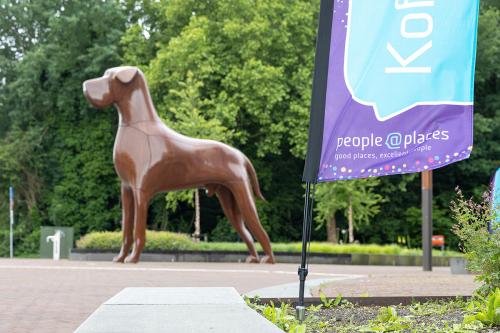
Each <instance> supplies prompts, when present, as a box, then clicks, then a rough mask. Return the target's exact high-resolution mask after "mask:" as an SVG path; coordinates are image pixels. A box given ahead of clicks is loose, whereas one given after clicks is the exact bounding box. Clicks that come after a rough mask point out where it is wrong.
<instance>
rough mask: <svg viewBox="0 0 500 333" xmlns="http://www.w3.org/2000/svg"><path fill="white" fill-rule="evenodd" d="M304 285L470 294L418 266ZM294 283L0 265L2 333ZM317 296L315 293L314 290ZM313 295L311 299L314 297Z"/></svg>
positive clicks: (177, 271) (256, 277)
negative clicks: (156, 290) (181, 291)
mask: <svg viewBox="0 0 500 333" xmlns="http://www.w3.org/2000/svg"><path fill="white" fill-rule="evenodd" d="M310 271H311V273H310V274H309V276H308V278H309V279H320V278H321V279H323V278H328V277H329V276H330V277H333V276H336V275H337V274H348V275H361V277H359V278H357V279H352V280H350V279H347V280H343V281H337V282H335V283H334V284H333V285H329V284H325V285H322V286H321V288H322V289H323V290H325V291H326V293H327V295H332V296H333V295H336V294H337V293H339V292H340V293H342V294H343V295H344V296H359V295H362V294H365V295H366V294H368V295H369V296H405V295H425V296H429V295H439V296H445V295H470V294H471V292H472V291H473V290H474V288H476V286H477V285H476V284H475V283H474V281H473V276H467V275H451V274H450V272H449V268H445V267H440V268H436V269H435V270H434V271H433V272H432V273H428V272H422V270H421V268H419V267H388V266H335V265H311V266H310ZM296 281H297V265H296V264H277V265H256V264H253V265H252V264H236V263H234V264H231V263H140V264H138V265H122V264H113V263H108V262H79V261H78V262H77V261H66V260H62V261H59V262H54V261H51V260H42V259H29V260H28V259H14V260H9V259H0V332H2V333H4V332H6V333H24V332H37V333H45V332H47V333H49V332H50V333H58V332H72V331H73V330H75V329H76V328H77V327H78V326H79V324H80V323H81V322H83V321H84V320H85V319H86V318H87V317H88V316H89V315H90V314H91V313H92V312H93V311H94V310H95V309H97V307H98V306H99V305H101V304H102V303H103V302H104V301H106V300H107V299H109V298H110V297H111V296H113V295H115V294H116V293H118V292H119V291H120V290H122V289H123V288H125V287H234V288H236V289H237V290H238V292H240V293H245V292H249V291H252V290H255V289H259V288H264V287H271V286H276V285H280V284H286V283H291V282H296ZM316 292H317V290H316ZM313 294H314V292H313Z"/></svg>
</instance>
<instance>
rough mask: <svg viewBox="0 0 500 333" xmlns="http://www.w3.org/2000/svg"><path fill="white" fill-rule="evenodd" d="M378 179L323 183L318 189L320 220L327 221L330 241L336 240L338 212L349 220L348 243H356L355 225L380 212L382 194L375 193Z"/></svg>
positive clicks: (366, 221)
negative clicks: (336, 217)
mask: <svg viewBox="0 0 500 333" xmlns="http://www.w3.org/2000/svg"><path fill="white" fill-rule="evenodd" d="M379 183H380V181H379V179H377V178H366V179H358V180H351V181H342V182H333V183H325V184H320V185H319V186H318V188H317V190H316V198H317V201H318V203H317V204H316V212H317V213H318V215H317V221H318V222H319V223H320V225H321V224H326V227H327V235H328V241H330V242H337V241H338V240H337V235H336V229H337V224H336V219H335V214H336V213H337V212H338V211H340V212H343V213H344V215H345V217H346V218H347V220H348V223H349V243H353V242H354V228H355V227H359V225H362V224H368V223H370V219H371V218H372V217H374V216H375V215H377V214H378V213H379V212H380V207H379V203H380V202H382V201H383V197H382V196H381V195H380V194H377V193H375V192H374V188H375V187H376V186H377V185H379Z"/></svg>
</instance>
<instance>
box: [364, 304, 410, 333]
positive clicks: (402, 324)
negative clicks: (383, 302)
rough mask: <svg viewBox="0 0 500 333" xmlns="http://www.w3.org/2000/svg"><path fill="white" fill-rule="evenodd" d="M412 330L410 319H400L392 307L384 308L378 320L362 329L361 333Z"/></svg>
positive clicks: (372, 321) (378, 315)
mask: <svg viewBox="0 0 500 333" xmlns="http://www.w3.org/2000/svg"><path fill="white" fill-rule="evenodd" d="M407 328H410V324H409V319H408V318H404V317H400V316H399V315H398V312H397V311H396V309H395V308H394V307H392V306H389V307H383V308H381V309H380V311H379V313H378V314H377V318H375V319H374V320H371V321H370V323H369V324H368V325H365V326H363V327H361V328H360V330H359V331H360V332H397V331H401V330H404V329H407Z"/></svg>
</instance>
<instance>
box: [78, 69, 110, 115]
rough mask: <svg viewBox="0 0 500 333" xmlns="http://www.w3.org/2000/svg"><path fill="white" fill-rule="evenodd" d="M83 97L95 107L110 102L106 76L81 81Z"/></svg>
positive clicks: (105, 105) (101, 106) (102, 106)
mask: <svg viewBox="0 0 500 333" xmlns="http://www.w3.org/2000/svg"><path fill="white" fill-rule="evenodd" d="M83 94H84V95H85V98H87V100H88V101H89V102H90V103H91V104H92V105H93V106H95V107H97V108H104V107H107V106H109V105H111V104H112V101H111V100H110V99H111V98H110V95H111V92H110V87H109V82H108V78H106V77H102V78H97V79H92V80H87V81H85V82H84V83H83Z"/></svg>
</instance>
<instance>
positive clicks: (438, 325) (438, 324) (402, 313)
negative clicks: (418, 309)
mask: <svg viewBox="0 0 500 333" xmlns="http://www.w3.org/2000/svg"><path fill="white" fill-rule="evenodd" d="M394 308H395V309H396V311H397V313H398V316H399V317H401V318H407V319H409V320H410V322H409V326H410V327H409V328H408V329H403V330H397V332H401V333H403V332H404V333H406V332H411V333H416V332H418V333H425V332H429V333H431V332H432V333H434V332H436V331H441V330H443V331H446V330H445V328H446V327H449V328H450V331H449V332H453V331H452V330H451V328H452V327H453V325H454V324H461V323H462V321H463V318H464V316H465V315H466V312H465V311H463V310H460V309H447V310H446V311H442V309H436V311H434V312H432V313H429V312H430V311H429V310H428V309H427V310H425V311H422V312H423V313H415V311H411V307H410V306H394ZM381 309H382V307H381V306H340V307H333V308H330V309H320V310H318V311H308V312H307V315H313V316H315V317H317V318H315V320H314V321H315V322H322V323H324V326H323V328H320V327H314V326H316V325H308V326H309V327H308V328H309V329H308V330H307V332H315V333H316V332H318V333H319V332H321V333H324V332H331V333H347V332H361V331H360V330H359V327H365V329H366V326H368V325H369V324H370V321H374V320H375V319H376V317H377V314H378V313H379V311H380V310H381ZM356 327H358V328H356ZM440 329H441V330H440ZM362 332H370V330H364V331H362ZM373 332H375V331H373ZM470 332H481V333H498V332H500V328H490V329H482V330H477V331H474V330H471V331H470Z"/></svg>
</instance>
